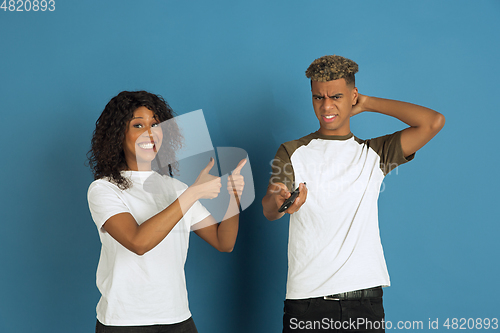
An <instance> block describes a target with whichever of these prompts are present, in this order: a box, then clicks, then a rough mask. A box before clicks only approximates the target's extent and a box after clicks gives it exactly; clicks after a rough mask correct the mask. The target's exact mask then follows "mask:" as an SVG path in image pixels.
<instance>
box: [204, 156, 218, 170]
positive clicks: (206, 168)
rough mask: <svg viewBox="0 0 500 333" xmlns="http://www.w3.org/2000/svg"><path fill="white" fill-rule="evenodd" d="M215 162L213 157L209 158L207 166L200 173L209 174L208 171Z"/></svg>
mask: <svg viewBox="0 0 500 333" xmlns="http://www.w3.org/2000/svg"><path fill="white" fill-rule="evenodd" d="M214 164H215V160H214V158H213V157H210V162H208V164H207V166H206V167H204V168H203V170H201V173H209V172H210V170H211V169H212V168H213V167H214Z"/></svg>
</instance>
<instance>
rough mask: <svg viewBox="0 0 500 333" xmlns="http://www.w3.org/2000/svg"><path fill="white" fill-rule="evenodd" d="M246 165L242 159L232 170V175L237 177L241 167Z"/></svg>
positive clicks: (245, 161)
mask: <svg viewBox="0 0 500 333" xmlns="http://www.w3.org/2000/svg"><path fill="white" fill-rule="evenodd" d="M245 164H247V159H246V158H244V159H242V160H241V161H240V163H238V165H237V166H236V168H235V169H234V170H233V173H232V174H233V175H239V174H240V172H241V169H242V168H243V166H244V165H245Z"/></svg>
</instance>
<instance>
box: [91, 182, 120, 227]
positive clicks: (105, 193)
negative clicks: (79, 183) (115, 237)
mask: <svg viewBox="0 0 500 333" xmlns="http://www.w3.org/2000/svg"><path fill="white" fill-rule="evenodd" d="M117 191H119V190H115V189H112V188H111V187H109V186H106V185H104V184H99V183H96V182H94V183H92V184H91V185H90V187H89V190H88V192H87V200H88V203H89V209H90V214H91V215H92V219H93V220H94V223H95V224H96V226H97V229H99V230H101V228H102V226H103V225H104V223H105V222H106V221H107V220H108V219H109V218H110V217H112V216H114V215H116V214H120V213H130V209H129V208H128V207H127V205H126V204H125V203H124V202H123V200H122V199H121V198H120V196H119V194H118V192H117Z"/></svg>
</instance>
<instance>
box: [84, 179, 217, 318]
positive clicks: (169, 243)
mask: <svg viewBox="0 0 500 333" xmlns="http://www.w3.org/2000/svg"><path fill="white" fill-rule="evenodd" d="M122 174H123V175H124V176H125V177H127V178H129V179H130V180H131V181H132V186H131V187H130V188H128V189H127V190H125V191H122V190H120V189H119V188H118V187H117V186H116V185H115V184H113V183H111V182H109V181H107V180H105V179H99V180H96V181H94V182H92V184H91V185H90V187H89V190H88V202H89V208H90V212H91V214H92V218H93V220H94V222H95V224H96V226H97V229H98V230H99V236H100V239H101V243H102V248H101V256H100V259H99V265H98V267H97V275H96V281H97V287H98V289H99V291H100V292H101V295H102V296H101V299H100V301H99V303H98V304H97V319H98V320H99V321H100V322H101V323H103V324H104V325H113V326H138V325H155V324H173V323H178V322H181V321H184V320H186V319H188V318H190V317H191V313H190V311H189V307H188V298H187V290H186V281H185V276H184V264H185V261H186V256H187V250H188V245H189V233H190V229H191V226H192V225H194V224H195V223H197V222H199V221H201V220H203V219H204V218H206V217H208V216H209V215H210V213H209V212H208V211H207V210H206V209H205V208H204V207H203V206H202V205H201V204H200V203H199V202H196V203H195V204H194V205H193V206H192V207H191V209H189V211H188V212H187V213H185V214H184V217H183V218H182V219H181V220H180V221H179V222H178V223H177V224H176V226H175V227H174V228H173V229H172V231H170V233H169V234H168V235H167V237H165V238H164V239H163V240H162V241H161V242H160V243H159V244H158V245H157V246H156V247H155V248H153V249H152V250H150V251H149V252H147V253H145V254H144V255H142V256H139V255H137V254H135V253H133V252H131V251H129V250H127V249H126V248H125V247H123V246H122V245H121V244H120V243H118V242H117V241H116V240H115V239H114V238H113V237H111V236H110V235H109V234H108V233H107V232H106V231H105V230H104V228H102V226H103V225H104V223H105V222H106V221H107V220H108V219H109V218H110V217H112V216H114V215H116V214H119V213H125V212H126V213H130V214H131V215H132V216H133V217H134V218H135V220H136V221H137V223H138V224H139V225H140V224H141V223H143V222H144V221H146V220H147V219H149V218H150V217H152V216H154V215H156V214H157V213H159V212H160V211H161V210H163V209H165V208H166V207H168V206H169V205H170V204H171V203H172V202H174V201H175V200H176V199H177V197H178V196H179V195H180V194H181V193H182V192H183V191H184V190H185V189H186V188H187V186H186V185H185V184H183V183H181V182H180V181H178V180H176V179H173V178H171V177H168V176H161V175H159V174H158V173H156V172H154V171H123V172H122Z"/></svg>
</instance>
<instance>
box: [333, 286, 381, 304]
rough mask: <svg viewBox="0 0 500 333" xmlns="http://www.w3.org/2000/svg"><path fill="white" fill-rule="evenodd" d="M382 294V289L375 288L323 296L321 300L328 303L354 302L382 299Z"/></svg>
mask: <svg viewBox="0 0 500 333" xmlns="http://www.w3.org/2000/svg"><path fill="white" fill-rule="evenodd" d="M383 294H384V292H383V291H382V287H375V288H369V289H362V290H355V291H348V292H345V293H339V294H335V295H328V296H324V297H323V298H324V299H326V300H329V301H355V300H360V299H362V298H378V297H382V295H383Z"/></svg>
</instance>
